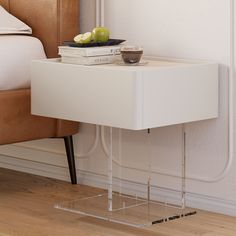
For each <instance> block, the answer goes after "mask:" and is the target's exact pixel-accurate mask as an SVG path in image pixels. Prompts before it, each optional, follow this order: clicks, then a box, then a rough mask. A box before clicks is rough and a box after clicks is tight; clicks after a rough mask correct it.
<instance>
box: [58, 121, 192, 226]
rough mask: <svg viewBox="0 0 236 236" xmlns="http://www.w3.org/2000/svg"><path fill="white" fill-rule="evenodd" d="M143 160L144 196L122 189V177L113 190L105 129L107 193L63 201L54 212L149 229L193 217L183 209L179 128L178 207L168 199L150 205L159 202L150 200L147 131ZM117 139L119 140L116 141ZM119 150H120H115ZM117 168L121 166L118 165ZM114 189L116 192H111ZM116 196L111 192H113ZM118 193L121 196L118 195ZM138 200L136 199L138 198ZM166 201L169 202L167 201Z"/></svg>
mask: <svg viewBox="0 0 236 236" xmlns="http://www.w3.org/2000/svg"><path fill="white" fill-rule="evenodd" d="M147 131H148V132H147V148H148V151H147V153H148V154H147V160H148V173H147V174H148V175H147V184H146V186H145V188H144V189H146V190H145V191H144V192H138V191H137V190H135V191H132V189H130V188H129V189H125V188H124V187H123V186H122V183H121V180H122V176H121V175H120V176H119V178H118V179H119V180H120V185H119V186H115V185H114V181H113V134H112V132H113V131H112V127H110V128H109V140H110V142H109V151H108V152H107V156H108V163H107V164H108V166H107V193H103V194H98V195H96V196H92V197H87V198H82V199H77V200H73V201H67V202H63V203H60V204H57V205H56V206H55V207H56V208H58V209H62V210H66V211H70V212H74V213H79V214H82V215H85V216H91V217H95V218H98V219H103V220H108V221H112V222H116V223H120V224H125V225H129V226H134V227H145V226H151V225H153V224H157V223H163V222H167V221H170V220H174V219H178V218H181V217H185V216H189V215H193V214H195V213H196V211H194V210H193V209H191V208H187V207H186V190H185V189H186V183H185V182H186V133H185V128H184V125H183V128H182V146H183V147H182V160H181V167H182V168H181V169H182V171H181V178H180V182H181V190H180V196H179V197H180V199H179V201H178V202H179V205H178V204H177V205H173V204H169V202H171V203H173V202H175V200H176V199H174V201H172V200H173V199H172V200H171V201H170V199H167V198H166V197H165V199H163V200H162V202H157V201H153V199H155V200H156V199H158V200H159V199H161V198H160V196H158V197H157V196H154V192H153V191H152V190H153V189H152V183H151V166H152V163H151V158H150V156H151V154H150V153H149V152H150V148H151V145H150V130H149V129H148V130H147ZM120 139H121V137H120ZM119 149H121V148H119ZM119 165H120V166H121V164H119ZM117 187H118V188H117ZM115 189H116V190H115ZM117 189H119V191H118V192H114V190H115V191H117ZM121 193H122V194H121ZM124 193H125V194H124ZM138 196H139V197H138ZM168 200H169V201H168Z"/></svg>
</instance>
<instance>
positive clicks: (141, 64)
mask: <svg viewBox="0 0 236 236" xmlns="http://www.w3.org/2000/svg"><path fill="white" fill-rule="evenodd" d="M116 64H117V65H119V66H145V65H147V64H148V61H140V62H137V63H125V62H123V61H118V62H116Z"/></svg>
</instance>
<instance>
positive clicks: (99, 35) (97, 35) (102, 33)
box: [92, 27, 110, 43]
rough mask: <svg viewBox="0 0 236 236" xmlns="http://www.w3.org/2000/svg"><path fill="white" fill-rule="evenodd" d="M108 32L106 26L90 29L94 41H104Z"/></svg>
mask: <svg viewBox="0 0 236 236" xmlns="http://www.w3.org/2000/svg"><path fill="white" fill-rule="evenodd" d="M109 36H110V32H109V30H108V29H107V28H106V27H96V28H94V29H93V31H92V40H93V41H94V42H96V43H105V42H107V41H108V40H109Z"/></svg>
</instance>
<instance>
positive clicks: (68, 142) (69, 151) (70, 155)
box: [63, 136, 77, 184]
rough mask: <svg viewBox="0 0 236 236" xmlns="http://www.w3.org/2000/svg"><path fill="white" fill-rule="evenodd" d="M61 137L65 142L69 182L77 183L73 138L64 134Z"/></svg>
mask: <svg viewBox="0 0 236 236" xmlns="http://www.w3.org/2000/svg"><path fill="white" fill-rule="evenodd" d="M63 138H64V142H65V148H66V155H67V160H68V166H69V171H70V179H71V183H72V184H77V177H76V168H75V155H74V147H73V138H72V136H66V137H63Z"/></svg>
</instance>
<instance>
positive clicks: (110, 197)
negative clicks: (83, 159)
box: [108, 127, 113, 211]
mask: <svg viewBox="0 0 236 236" xmlns="http://www.w3.org/2000/svg"><path fill="white" fill-rule="evenodd" d="M109 131H110V150H109V158H108V211H112V176H113V173H112V164H113V163H112V162H113V158H112V153H113V150H112V149H113V146H112V145H113V144H112V127H110V130H109Z"/></svg>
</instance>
